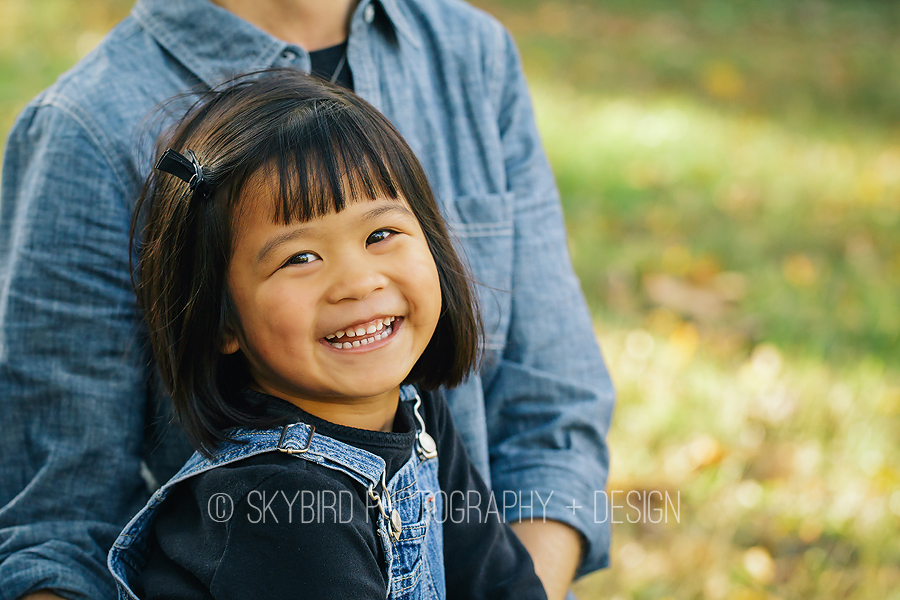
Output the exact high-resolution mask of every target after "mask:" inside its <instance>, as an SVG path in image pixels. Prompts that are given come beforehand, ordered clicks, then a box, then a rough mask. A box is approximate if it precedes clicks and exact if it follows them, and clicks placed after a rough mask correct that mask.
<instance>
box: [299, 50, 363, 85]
mask: <svg viewBox="0 0 900 600" xmlns="http://www.w3.org/2000/svg"><path fill="white" fill-rule="evenodd" d="M346 52H347V42H344V43H343V44H338V45H337V46H330V47H328V48H322V49H321V50H315V51H313V52H310V53H309V60H310V63H311V64H310V71H312V73H313V75H318V76H319V77H321V78H322V79H324V80H325V81H331V80H332V78H334V82H335V83H336V84H338V85H342V86H344V87H345V88H347V89H348V90H352V89H353V74H352V73H351V72H350V65H349V64H348V63H347V56H346ZM338 67H340V71H339V72H338V74H337V77H336V78H335V77H334V74H335V71H337V70H338Z"/></svg>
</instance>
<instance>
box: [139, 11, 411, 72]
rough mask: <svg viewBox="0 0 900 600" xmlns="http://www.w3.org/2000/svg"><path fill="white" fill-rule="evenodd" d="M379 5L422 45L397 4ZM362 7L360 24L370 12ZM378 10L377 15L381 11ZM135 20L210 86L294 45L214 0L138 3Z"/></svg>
mask: <svg viewBox="0 0 900 600" xmlns="http://www.w3.org/2000/svg"><path fill="white" fill-rule="evenodd" d="M368 2H371V3H372V4H375V3H377V4H379V5H380V6H381V8H382V9H383V13H384V16H385V20H386V21H387V23H388V24H389V25H390V26H392V27H394V28H395V30H396V31H397V32H399V33H400V34H401V35H403V36H404V37H406V38H407V39H408V40H409V41H410V42H411V43H412V44H413V45H415V46H419V45H421V41H420V39H419V36H418V35H417V34H416V33H415V32H414V31H413V29H412V27H411V26H410V24H409V20H408V19H407V18H406V16H405V15H404V14H403V11H402V10H401V7H400V6H399V4H398V2H397V0H368ZM365 4H367V1H366V0H362V1H361V2H360V5H359V6H357V8H356V12H355V14H354V20H355V19H357V18H359V15H360V14H361V11H364V9H365V7H364V5H365ZM377 12H378V11H376V13H377ZM131 15H132V17H133V18H134V19H135V20H136V21H137V22H138V23H139V24H140V25H141V26H142V27H143V28H144V29H145V30H146V31H147V32H148V33H149V34H150V35H151V36H152V37H153V38H154V39H155V40H156V41H157V42H158V43H159V44H160V45H161V46H162V47H163V48H165V49H166V51H167V52H169V53H170V54H171V55H172V56H173V57H174V58H175V59H176V60H178V61H179V62H180V63H181V64H183V65H184V66H185V67H186V68H187V69H188V70H190V71H191V72H192V73H194V75H196V76H197V77H198V78H199V79H200V80H202V81H203V82H204V83H205V84H206V85H208V86H209V87H215V86H216V85H218V84H220V83H222V82H223V81H226V80H228V79H230V78H232V77H234V76H235V75H238V74H240V73H247V72H250V71H258V70H260V69H268V68H270V67H272V66H274V65H275V61H276V59H277V58H278V56H279V54H281V53H282V52H283V51H284V50H285V48H287V47H288V44H287V43H286V42H284V41H282V40H279V39H278V38H275V37H273V36H272V35H270V34H268V33H266V32H265V31H263V30H261V29H259V28H258V27H256V26H255V25H252V24H250V23H248V22H247V21H244V20H243V19H241V18H239V17H237V16H235V15H234V14H232V13H231V12H229V11H227V10H225V9H223V8H220V7H219V6H216V5H215V4H213V3H212V2H209V0H138V2H137V3H136V4H135V6H134V8H133V9H132V11H131Z"/></svg>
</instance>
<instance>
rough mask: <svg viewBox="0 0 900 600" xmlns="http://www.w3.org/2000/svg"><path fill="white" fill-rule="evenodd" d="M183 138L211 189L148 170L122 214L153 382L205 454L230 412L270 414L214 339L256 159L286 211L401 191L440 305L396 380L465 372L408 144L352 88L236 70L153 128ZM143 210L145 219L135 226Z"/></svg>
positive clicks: (244, 417)
mask: <svg viewBox="0 0 900 600" xmlns="http://www.w3.org/2000/svg"><path fill="white" fill-rule="evenodd" d="M168 148H172V149H174V150H176V151H178V152H180V153H182V154H185V153H187V151H188V150H191V151H193V152H194V153H195V155H196V157H197V159H198V161H199V163H200V164H201V165H202V167H203V181H204V185H205V189H206V190H207V191H208V193H209V195H208V197H202V195H201V194H194V193H193V192H192V191H191V190H190V189H189V185H188V183H185V182H184V181H182V180H180V179H179V178H177V177H174V176H172V175H169V174H167V173H164V172H161V171H158V170H154V171H153V172H152V173H151V174H150V176H149V177H148V179H147V181H146V183H145V185H144V188H143V191H142V192H141V196H140V198H139V200H138V204H137V209H136V212H135V217H134V224H133V226H132V234H131V240H132V242H131V243H132V246H133V247H135V249H136V252H137V255H138V264H137V267H136V269H134V275H135V279H136V281H135V289H136V291H137V296H138V303H139V305H140V308H141V309H142V310H143V313H144V318H145V320H146V322H147V325H148V328H149V338H150V345H151V348H152V352H153V356H154V358H155V361H156V364H157V366H158V368H159V371H160V374H161V376H162V379H163V382H164V384H165V386H166V388H167V389H168V391H169V393H170V394H171V396H172V400H173V403H174V408H175V412H176V415H177V416H178V419H179V421H180V422H181V424H182V426H183V428H184V430H185V432H186V434H187V436H188V439H189V440H190V441H191V443H192V444H193V445H194V447H195V448H197V449H199V450H200V451H201V452H203V453H204V454H206V455H210V454H211V451H212V450H213V449H214V447H215V446H216V445H217V444H218V443H219V442H221V441H226V440H228V439H229V437H228V429H230V428H232V427H237V426H243V427H256V428H269V427H273V426H275V425H277V424H279V423H280V422H276V421H275V420H274V419H273V418H272V417H267V416H266V412H265V407H260V406H256V405H250V404H248V403H247V402H245V401H243V400H242V399H241V395H240V394H239V393H238V392H239V391H240V390H242V389H243V388H244V387H245V386H246V385H247V384H249V383H250V380H249V374H248V370H247V367H246V363H245V359H244V358H243V356H242V354H241V353H240V352H237V353H235V354H233V355H226V354H222V353H221V351H220V350H221V348H222V344H223V340H224V338H225V331H226V327H228V326H230V325H231V324H233V323H234V322H235V321H234V318H235V315H234V312H233V310H234V309H233V306H232V304H231V301H230V299H229V293H228V289H227V272H228V265H229V263H230V260H231V256H232V252H233V237H232V236H233V231H234V224H235V222H236V221H238V220H239V219H240V212H241V201H242V200H241V198H242V191H243V189H244V187H245V186H246V185H247V183H248V181H249V180H250V179H251V178H252V177H253V176H254V174H257V173H260V172H262V173H264V174H265V175H266V176H268V177H269V178H270V180H272V181H277V182H278V184H279V185H278V186H276V187H275V190H276V195H275V200H274V202H273V204H274V206H273V215H272V218H273V220H274V221H275V222H280V223H283V224H289V223H292V222H297V221H300V222H302V221H308V220H310V219H313V218H316V217H319V216H324V215H326V214H329V213H332V212H339V211H341V210H343V208H344V207H345V206H346V205H347V203H348V202H349V201H352V200H354V199H362V198H377V197H387V198H391V199H401V198H402V199H405V200H406V202H407V203H408V204H409V206H410V207H411V209H412V212H413V213H414V214H415V216H416V218H417V219H418V221H419V224H420V226H421V227H422V230H423V231H424V233H425V237H426V238H427V241H428V246H429V248H430V250H431V254H432V256H433V258H434V261H435V264H436V265H437V270H438V276H439V280H440V288H441V296H442V298H441V301H442V308H441V315H440V317H439V320H438V323H437V327H436V329H435V332H434V336H433V337H432V339H431V341H430V343H429V344H428V346H427V347H426V349H425V351H424V353H423V354H422V356H421V357H420V358H419V360H418V362H416V364H415V365H414V367H413V369H412V370H411V372H410V373H409V375H408V377H407V379H406V382H407V383H416V384H418V385H420V386H421V387H422V388H424V389H434V388H437V387H440V386H447V387H452V386H455V385H458V384H459V383H460V382H462V381H463V380H464V379H465V378H466V377H467V375H468V373H469V372H470V371H471V370H472V369H473V368H474V366H475V364H476V363H477V361H478V356H479V351H480V347H481V343H480V342H481V335H482V333H481V332H482V329H481V323H480V319H479V317H478V311H477V308H476V305H475V295H474V293H473V290H472V284H471V279H470V277H469V276H468V275H467V273H466V270H465V268H464V266H463V264H462V262H461V261H460V259H459V257H458V256H457V254H456V252H455V250H454V248H453V245H452V243H451V241H450V238H449V235H448V233H447V227H446V224H445V222H444V220H443V218H442V217H441V214H440V212H439V210H438V205H437V202H436V201H435V198H434V195H433V194H432V191H431V188H430V186H429V185H428V181H427V178H426V176H425V172H424V171H423V169H422V167H421V165H420V164H419V162H418V160H417V159H416V157H415V155H414V154H413V151H412V150H411V149H410V147H409V146H408V145H407V143H406V142H405V141H404V140H403V138H402V137H401V136H400V134H399V133H398V132H397V130H396V129H395V128H394V127H393V125H391V124H390V122H389V121H388V120H387V119H386V118H385V117H384V116H383V115H381V114H380V113H379V112H378V111H377V110H375V109H374V108H373V107H372V106H371V105H369V104H368V103H367V102H365V101H364V100H362V99H361V98H359V97H358V96H356V95H355V94H353V93H352V92H350V91H348V90H345V89H342V88H339V87H336V86H332V85H329V84H326V83H324V82H322V81H320V80H318V79H314V78H312V77H310V76H308V75H304V74H302V73H300V72H297V71H291V70H283V69H280V70H272V71H266V72H260V73H253V74H250V75H245V76H241V77H238V78H236V79H235V80H232V81H231V82H229V83H227V84H224V85H223V86H221V87H219V88H216V89H214V90H211V91H209V92H207V93H205V94H203V95H202V96H201V98H200V99H199V100H198V101H197V103H196V104H194V106H193V107H192V108H191V110H190V111H189V112H188V114H187V115H186V116H185V117H184V118H183V119H182V120H181V121H180V122H179V123H178V124H177V125H176V126H175V127H174V129H173V130H171V132H170V133H168V134H166V135H163V136H162V138H161V139H160V140H159V142H158V148H157V150H158V153H157V155H159V154H161V153H162V152H163V151H164V150H165V149H168ZM141 224H144V225H143V227H141Z"/></svg>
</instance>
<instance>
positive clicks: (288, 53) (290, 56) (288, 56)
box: [281, 50, 297, 61]
mask: <svg viewBox="0 0 900 600" xmlns="http://www.w3.org/2000/svg"><path fill="white" fill-rule="evenodd" d="M281 58H283V59H284V60H288V61H293V60H294V59H296V58H297V53H296V52H294V51H293V50H285V51H283V52H282V53H281Z"/></svg>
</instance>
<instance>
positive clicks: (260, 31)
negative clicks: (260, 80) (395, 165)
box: [0, 0, 613, 600]
mask: <svg viewBox="0 0 900 600" xmlns="http://www.w3.org/2000/svg"><path fill="white" fill-rule="evenodd" d="M341 44H344V45H343V46H342V45H341ZM329 57H330V59H329ZM335 59H337V60H335ZM317 61H318V63H319V64H318V67H317V68H316V70H317V71H318V72H320V73H322V74H324V75H325V76H326V77H328V74H329V73H331V76H330V78H333V79H335V80H338V81H342V82H344V84H345V85H349V86H352V87H353V89H354V90H355V91H356V92H357V93H359V94H360V95H361V96H363V97H364V98H366V99H367V100H369V102H371V103H372V104H373V105H374V106H375V107H376V108H378V109H379V110H380V111H382V112H383V113H384V114H385V115H386V116H387V117H388V118H389V119H390V120H391V121H392V122H393V123H394V124H395V125H396V126H397V128H398V129H399V130H400V131H401V133H402V134H403V135H404V137H405V138H406V139H407V140H408V141H409V142H410V145H411V146H412V147H413V149H414V151H415V152H416V154H417V155H418V156H419V157H420V160H421V162H422V163H423V166H424V167H425V170H426V172H427V174H428V176H429V178H430V180H431V183H432V186H433V188H434V189H435V192H436V195H437V197H438V199H439V202H440V203H441V208H442V210H443V212H444V214H445V215H446V217H447V219H448V221H449V222H450V224H451V227H452V229H453V233H454V234H455V235H456V237H457V238H458V240H459V242H460V246H461V249H462V251H463V253H464V254H465V255H466V257H467V260H468V261H469V263H470V265H471V268H472V271H473V272H474V275H475V277H476V278H477V280H478V281H479V283H480V286H479V287H480V289H479V296H480V300H481V305H482V310H483V313H484V318H485V326H486V332H487V341H486V349H485V359H484V364H483V367H482V369H481V372H480V374H479V375H478V376H473V377H470V378H469V380H468V381H467V382H466V383H464V384H463V385H462V386H460V387H459V388H457V389H455V390H452V391H451V393H450V394H449V398H448V399H449V402H450V406H451V408H452V412H453V415H454V418H455V421H456V423H457V425H458V428H459V429H460V432H461V434H462V436H463V438H464V441H465V442H466V445H467V448H468V449H469V451H470V453H471V456H472V459H473V461H474V462H475V464H476V465H478V466H479V468H480V470H481V471H482V473H483V474H484V476H485V479H486V480H488V481H489V482H491V485H492V487H493V489H494V491H495V494H496V498H497V501H498V505H499V509H500V510H501V511H503V512H504V514H505V516H506V518H507V519H508V520H509V521H511V522H515V524H514V529H515V531H516V533H517V534H518V535H519V536H520V538H521V539H522V541H523V542H524V544H525V546H526V548H527V549H528V550H529V552H530V553H531V554H532V557H533V558H534V562H535V564H536V570H537V572H538V575H539V576H540V578H541V580H542V582H543V583H544V585H545V587H546V589H547V592H548V596H549V597H550V598H561V597H563V596H564V595H565V593H566V590H567V589H568V587H569V584H570V583H571V581H572V579H573V577H574V576H575V575H576V573H581V574H583V573H586V572H589V571H592V570H594V569H597V568H600V567H602V566H605V564H606V562H607V553H608V544H609V538H608V530H607V528H606V524H604V523H595V519H594V514H595V513H594V511H593V510H592V508H591V506H592V503H593V501H594V497H595V495H594V494H595V492H596V491H599V490H602V489H603V488H604V486H605V482H606V475H607V465H608V458H607V450H606V444H605V439H604V438H605V434H606V431H607V428H608V425H609V421H610V418H611V412H612V404H613V393H612V387H611V383H610V381H609V377H608V375H607V372H606V369H605V367H604V365H603V362H602V358H601V357H600V353H599V349H598V347H597V345H596V342H595V340H594V336H593V331H592V327H591V321H590V318H589V315H588V312H587V310H586V307H585V304H584V300H583V297H582V294H581V291H580V288H579V285H578V282H577V280H576V278H575V276H574V274H573V272H572V269H571V266H570V263H569V258H568V256H567V252H566V239H565V231H564V227H563V223H562V216H561V209H560V204H559V198H558V193H557V191H556V189H555V185H554V181H553V177H552V174H551V172H550V170H549V166H548V164H547V161H546V158H545V156H544V154H543V151H542V149H541V146H540V142H539V139H538V135H537V132H536V129H535V126H534V119H533V115H532V111H531V104H530V99H529V96H528V92H527V89H526V86H525V82H524V78H523V75H522V70H521V64H520V61H519V58H518V55H517V51H516V49H515V46H514V43H513V41H512V39H511V38H510V36H509V35H508V33H507V32H506V31H505V30H504V29H503V28H502V26H500V25H499V24H498V23H497V22H496V21H495V20H493V19H491V18H490V17H488V16H487V15H485V14H483V13H482V12H480V11H477V10H475V9H473V8H472V7H470V6H468V5H465V4H463V3H460V2H457V1H456V0H439V1H425V0H360V1H358V2H357V1H356V0H334V1H332V2H317V1H315V0H290V1H285V0H282V1H276V0H216V1H215V2H209V1H208V0H138V2H137V3H136V5H135V7H134V9H133V10H132V13H131V15H130V17H129V18H127V19H126V20H125V21H123V22H122V23H121V24H119V25H118V26H117V27H116V28H115V29H114V30H113V31H112V32H111V33H110V35H109V36H107V37H106V38H105V40H104V41H103V42H102V43H101V44H100V46H99V47H98V48H97V49H96V50H95V51H94V52H92V53H91V54H90V55H89V56H88V57H86V58H85V60H83V61H82V62H81V63H79V64H78V65H77V66H76V67H74V68H73V69H72V70H71V71H69V72H68V73H67V74H65V75H63V76H62V77H61V78H60V79H59V81H57V83H56V84H54V85H53V86H52V87H50V88H49V89H48V90H46V91H45V92H43V93H42V94H40V95H39V96H38V97H37V98H36V99H35V100H34V101H33V102H32V103H31V104H30V105H29V106H28V107H27V108H26V109H25V110H24V112H23V113H22V115H20V117H19V119H18V120H17V121H16V124H15V125H14V127H13V130H12V132H11V134H10V137H9V140H8V145H7V149H6V153H5V157H4V167H3V179H2V200H0V286H2V287H0V414H2V415H3V424H4V427H3V435H2V436H0V506H3V508H2V509H0V561H2V562H0V600H6V599H10V600H11V599H14V598H18V597H21V596H23V595H25V594H32V593H34V592H38V594H37V595H36V596H35V597H40V596H44V597H52V596H48V595H49V594H55V595H57V596H62V597H67V598H81V597H90V598H112V597H113V595H114V588H113V586H112V580H111V578H110V577H109V575H108V574H107V573H106V567H105V556H106V552H107V550H108V548H109V546H110V545H111V543H112V541H113V539H114V538H115V536H116V535H117V533H118V532H119V530H120V528H121V527H122V525H123V524H124V523H125V522H126V521H127V520H128V518H129V517H130V515H132V514H133V513H134V512H135V511H136V510H137V509H138V508H139V507H140V506H141V505H142V504H143V503H144V502H145V500H146V497H147V496H148V493H149V492H148V488H151V489H152V488H153V487H154V486H155V484H156V483H155V482H157V481H165V480H166V479H167V478H168V477H169V476H170V475H171V474H172V473H174V471H175V470H176V469H177V468H178V467H179V466H180V465H181V463H182V462H183V460H184V459H185V458H186V457H187V455H188V450H187V446H186V445H185V444H184V440H183V437H182V436H181V435H180V433H179V432H178V431H177V430H172V429H169V428H167V427H166V421H167V419H168V415H167V413H166V412H165V407H166V404H165V402H164V399H163V400H162V401H161V399H160V397H159V394H158V393H157V390H156V386H155V385H154V380H153V378H152V372H153V371H152V369H151V368H150V367H149V366H148V362H147V350H146V347H145V345H144V343H143V334H142V332H141V331H140V329H139V325H138V323H139V319H138V315H137V312H136V306H135V300H134V297H133V293H132V291H131V281H130V276H129V254H128V249H127V248H128V246H127V240H128V234H129V223H130V214H131V211H132V209H133V202H134V199H135V198H136V197H137V196H138V192H139V185H140V182H141V181H142V179H143V178H144V176H145V175H146V173H147V170H148V169H149V168H150V166H152V162H153V160H152V159H153V157H152V156H151V152H150V149H151V140H152V139H154V138H155V136H156V134H157V133H158V132H159V131H160V130H161V128H162V127H164V126H165V125H167V124H168V123H169V122H171V119H173V118H174V117H175V115H178V114H179V113H180V112H181V109H183V105H178V108H177V109H176V108H174V107H173V108H172V110H169V111H168V112H162V113H161V114H162V115H163V116H162V117H161V118H160V119H157V120H155V121H154V120H147V119H146V116H147V115H148V114H149V113H151V111H153V109H154V108H155V107H158V106H159V105H160V104H161V103H163V102H164V101H165V100H167V99H169V98H171V97H173V96H175V95H176V94H178V93H181V92H184V91H185V90H189V89H191V88H201V89H202V88H206V87H210V86H214V85H216V84H218V83H220V82H222V81H224V80H226V79H228V78H230V77H231V76H233V75H234V74H237V73H241V72H247V71H253V70H258V69H263V68H269V67H277V66H282V67H283V66H292V67H296V68H299V69H301V70H309V69H310V67H311V66H315V65H314V63H315V62H317ZM323 63H328V65H327V66H325V67H323ZM332 64H333V65H334V67H333V69H332V67H331V65H332ZM142 133H143V135H141V134H142ZM513 499H515V500H513ZM470 518H471V516H470Z"/></svg>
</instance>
